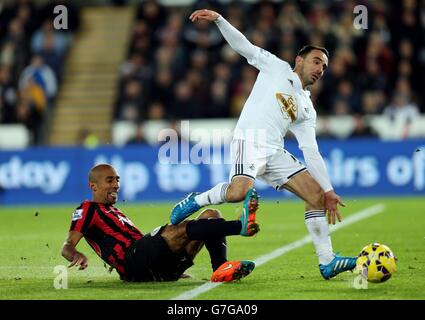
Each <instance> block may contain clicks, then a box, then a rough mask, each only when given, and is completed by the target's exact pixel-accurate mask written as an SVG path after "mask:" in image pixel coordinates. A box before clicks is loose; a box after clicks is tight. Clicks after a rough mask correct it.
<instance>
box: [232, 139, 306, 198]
mask: <svg viewBox="0 0 425 320" xmlns="http://www.w3.org/2000/svg"><path fill="white" fill-rule="evenodd" d="M230 157H231V158H230V159H231V169H230V175H229V180H230V181H231V180H232V179H233V177H236V176H247V177H250V178H252V179H256V178H258V179H260V180H263V181H264V182H265V183H267V184H269V185H270V186H272V187H273V188H275V189H276V190H280V189H281V187H282V186H283V185H284V184H285V183H287V182H288V181H289V179H291V178H292V177H293V176H295V175H296V174H298V173H300V172H303V171H304V170H306V167H305V166H304V165H303V164H302V163H301V162H300V161H299V160H298V159H297V158H295V157H294V156H293V155H292V154H290V153H289V152H288V151H286V150H285V149H283V147H282V149H275V148H269V147H265V146H260V145H258V144H256V143H255V142H251V141H247V140H233V141H232V142H231V145H230Z"/></svg>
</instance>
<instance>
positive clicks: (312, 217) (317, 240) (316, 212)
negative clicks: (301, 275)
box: [283, 171, 356, 279]
mask: <svg viewBox="0 0 425 320" xmlns="http://www.w3.org/2000/svg"><path fill="white" fill-rule="evenodd" d="M283 187H284V188H285V189H287V190H289V191H291V192H292V193H294V194H295V195H297V196H298V197H299V198H301V199H303V200H304V201H305V208H306V212H305V224H306V226H307V229H308V231H309V233H310V235H311V237H312V240H313V244H314V247H315V250H316V254H317V257H318V259H319V267H320V272H321V273H322V276H323V277H324V278H325V279H329V278H331V277H334V276H336V275H337V274H338V273H340V272H342V271H346V270H352V269H353V268H354V267H355V263H356V262H355V261H356V259H355V258H351V257H339V256H336V255H335V254H334V253H333V249H332V242H331V238H330V236H329V225H328V220H327V219H326V213H325V194H324V192H323V190H322V188H321V187H320V185H319V184H318V183H317V182H316V180H314V179H313V177H312V176H311V175H310V173H308V172H307V171H303V172H301V173H299V174H297V175H295V176H294V177H293V178H291V179H290V180H289V181H288V182H287V183H286V184H285V185H284V186H283Z"/></svg>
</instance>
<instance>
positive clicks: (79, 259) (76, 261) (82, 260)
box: [68, 251, 88, 270]
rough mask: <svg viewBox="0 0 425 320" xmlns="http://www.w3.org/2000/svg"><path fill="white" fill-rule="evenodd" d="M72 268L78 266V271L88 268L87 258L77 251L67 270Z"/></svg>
mask: <svg viewBox="0 0 425 320" xmlns="http://www.w3.org/2000/svg"><path fill="white" fill-rule="evenodd" d="M73 266H79V268H78V270H84V269H85V268H87V266H88V259H87V257H86V256H85V255H84V254H82V253H81V252H78V251H77V252H76V253H75V254H74V256H73V257H72V262H71V263H70V264H69V266H68V268H72V267H73Z"/></svg>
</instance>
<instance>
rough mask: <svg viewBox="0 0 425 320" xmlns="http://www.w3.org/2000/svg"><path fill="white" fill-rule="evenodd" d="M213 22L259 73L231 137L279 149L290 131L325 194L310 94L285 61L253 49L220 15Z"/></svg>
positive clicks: (327, 183)
mask: <svg viewBox="0 0 425 320" xmlns="http://www.w3.org/2000/svg"><path fill="white" fill-rule="evenodd" d="M215 23H216V24H217V26H218V28H219V30H220V32H221V33H222V34H223V37H224V38H225V39H226V41H227V42H228V43H229V45H230V46H231V47H232V48H233V49H234V50H235V51H237V52H238V53H239V54H241V55H242V56H244V57H245V58H246V59H247V61H248V63H249V64H251V65H252V66H254V67H255V68H257V69H258V70H259V71H260V72H259V74H258V77H257V80H256V82H255V84H254V87H253V89H252V91H251V94H250V95H249V97H248V99H247V101H246V102H245V105H244V107H243V110H242V112H241V115H240V117H239V120H238V123H237V125H236V128H235V132H234V136H233V138H234V139H244V140H248V141H249V140H251V141H255V142H256V143H258V144H260V145H265V146H267V147H270V148H277V149H280V148H283V145H284V138H285V135H286V133H287V132H288V130H290V131H291V132H293V133H294V135H295V137H296V139H297V141H298V145H299V148H300V149H301V150H302V151H303V155H304V160H305V161H306V165H307V169H308V170H309V172H310V173H311V174H312V176H313V177H314V178H315V179H316V181H317V182H318V183H319V184H320V186H321V187H322V188H323V190H324V191H325V192H326V191H329V190H331V189H332V185H331V183H330V180H329V177H328V174H327V170H326V166H325V164H324V161H323V158H322V156H321V155H320V153H319V149H318V145H317V141H316V130H315V128H316V117H317V113H316V110H315V109H314V107H313V103H312V102H311V99H310V92H309V91H307V90H304V89H303V88H302V83H301V81H300V78H299V77H298V75H297V74H296V73H295V72H294V71H292V69H291V66H290V65H289V64H288V63H287V62H285V61H283V60H281V59H279V58H278V57H276V56H275V55H273V54H271V53H270V52H268V51H266V50H264V49H262V48H259V47H257V46H254V45H253V44H252V43H250V42H249V41H248V40H247V39H246V37H245V36H244V35H243V34H242V33H240V32H239V31H238V30H237V29H236V28H234V27H233V26H232V25H231V24H230V23H229V22H228V21H227V20H226V19H224V18H223V17H222V16H220V17H219V18H218V19H217V20H215Z"/></svg>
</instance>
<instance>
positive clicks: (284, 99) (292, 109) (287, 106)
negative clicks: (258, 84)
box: [276, 92, 298, 122]
mask: <svg viewBox="0 0 425 320" xmlns="http://www.w3.org/2000/svg"><path fill="white" fill-rule="evenodd" d="M276 99H277V102H278V103H279V107H280V110H281V111H282V114H283V117H284V118H285V119H291V121H292V122H294V121H295V120H297V114H298V107H297V104H296V102H295V99H294V97H293V96H291V95H289V94H284V93H280V92H278V93H276Z"/></svg>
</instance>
